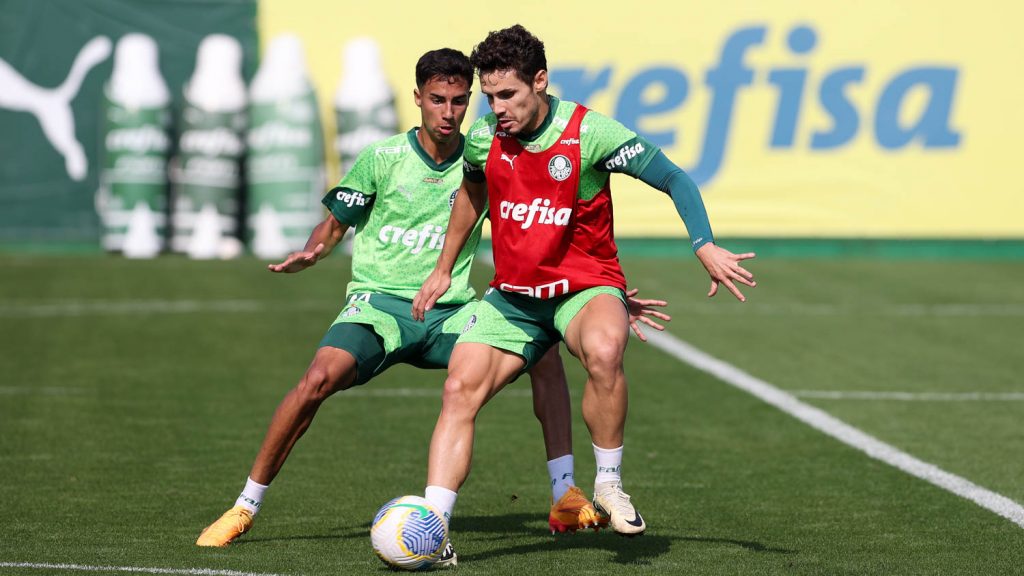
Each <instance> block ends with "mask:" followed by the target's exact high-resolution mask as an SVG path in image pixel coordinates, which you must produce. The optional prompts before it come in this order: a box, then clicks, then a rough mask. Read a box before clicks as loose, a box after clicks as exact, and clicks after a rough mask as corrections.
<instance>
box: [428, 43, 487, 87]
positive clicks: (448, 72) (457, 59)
mask: <svg viewBox="0 0 1024 576" xmlns="http://www.w3.org/2000/svg"><path fill="white" fill-rule="evenodd" d="M438 77H440V78H445V79H447V80H448V81H449V82H453V81H454V80H455V79H462V80H465V81H466V84H468V85H469V86H472V85H473V65H472V64H470V63H469V58H466V55H465V54H463V53H462V52H459V51H458V50H455V49H453V48H441V49H438V50H431V51H430V52H427V53H426V54H424V55H423V56H420V59H419V61H418V62H416V87H418V88H422V87H423V85H424V84H426V83H427V82H429V81H430V79H431V78H438Z"/></svg>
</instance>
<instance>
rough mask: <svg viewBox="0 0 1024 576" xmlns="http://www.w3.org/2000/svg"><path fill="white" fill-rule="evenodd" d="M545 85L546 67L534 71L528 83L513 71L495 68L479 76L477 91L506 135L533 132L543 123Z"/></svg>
mask: <svg viewBox="0 0 1024 576" xmlns="http://www.w3.org/2000/svg"><path fill="white" fill-rule="evenodd" d="M547 87H548V73H547V70H541V71H539V72H537V74H536V76H534V77H533V82H529V83H527V82H523V81H522V80H521V79H520V78H519V76H518V75H516V73H515V71H513V70H496V71H494V72H491V73H489V74H482V75H481V76H480V90H481V91H482V92H483V93H484V95H485V96H487V103H488V104H490V106H491V110H492V111H493V112H494V115H495V116H497V117H498V129H499V130H502V131H504V132H507V133H509V134H523V133H529V132H533V131H534V130H536V129H537V128H539V127H540V125H541V124H543V123H544V115H543V114H541V109H542V107H543V105H544V104H545V103H546V102H547V94H546V90H547ZM545 113H546V111H545Z"/></svg>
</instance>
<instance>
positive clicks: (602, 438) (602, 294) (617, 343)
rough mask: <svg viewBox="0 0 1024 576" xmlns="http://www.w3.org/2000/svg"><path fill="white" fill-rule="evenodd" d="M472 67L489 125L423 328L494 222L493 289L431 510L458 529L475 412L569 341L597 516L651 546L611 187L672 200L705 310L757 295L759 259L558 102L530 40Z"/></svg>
mask: <svg viewBox="0 0 1024 576" xmlns="http://www.w3.org/2000/svg"><path fill="white" fill-rule="evenodd" d="M470 60H471V62H472V63H473V66H474V67H475V68H476V71H477V73H478V75H479V79H480V87H481V90H482V92H483V93H484V95H485V96H486V97H487V101H488V103H489V104H490V107H491V110H492V113H491V114H488V115H487V116H485V117H484V118H481V119H480V120H479V121H477V122H476V123H475V124H474V125H473V126H472V127H471V128H470V130H469V136H468V137H467V141H466V147H465V150H464V153H463V158H464V163H463V181H462V185H461V188H460V191H459V193H458V194H457V196H456V198H455V204H454V207H453V209H452V213H451V219H450V220H449V224H448V230H447V236H446V240H445V245H444V248H443V249H442V251H441V254H440V256H439V257H438V261H437V266H436V268H435V269H434V271H433V272H432V273H431V274H430V276H429V277H428V278H427V280H426V282H425V283H424V284H423V287H422V288H421V289H420V291H419V293H418V294H417V295H416V297H415V298H414V301H413V308H412V312H413V316H414V318H416V319H421V318H422V317H423V314H424V313H425V312H426V311H429V310H431V309H432V308H433V306H434V304H435V302H436V301H437V300H438V299H439V298H440V297H441V296H443V295H444V294H445V292H446V291H447V290H448V288H449V286H450V284H451V271H452V269H453V266H454V264H455V261H456V256H457V255H458V253H459V251H460V249H461V248H462V246H463V244H464V243H465V241H466V239H467V238H468V237H469V234H470V232H471V231H472V229H473V225H474V223H475V222H476V221H477V220H478V218H479V217H480V215H481V214H482V213H483V211H484V210H485V209H489V211H490V219H491V226H492V237H493V246H494V265H495V276H494V280H493V281H492V282H491V289H490V290H488V292H487V294H486V295H485V297H484V299H483V300H482V301H481V302H480V304H479V305H478V307H477V310H476V312H475V314H474V315H473V316H472V317H471V318H470V319H469V321H468V322H467V323H466V325H465V327H464V328H463V330H462V335H461V336H460V337H459V340H458V342H457V344H456V345H455V349H454V351H453V352H452V356H451V361H450V363H449V369H448V378H447V380H446V381H445V390H444V397H443V403H442V409H441V415H440V417H439V418H438V422H437V426H436V427H435V429H434V435H433V437H432V439H431V443H430V457H429V469H428V474H427V489H426V497H427V499H428V500H430V501H431V502H432V503H434V504H435V505H437V506H438V507H440V508H441V509H442V511H443V512H445V514H446V516H450V514H451V510H452V508H453V507H454V503H455V498H456V494H457V491H458V490H459V488H460V487H461V486H462V484H463V482H464V481H465V480H466V477H467V476H468V474H469V468H470V460H471V457H472V451H473V436H474V428H475V419H476V416H477V413H478V412H479V410H480V408H481V407H482V406H483V405H484V404H485V403H486V402H487V400H488V399H490V398H491V397H492V396H493V395H494V394H496V393H497V392H498V391H499V390H501V388H502V387H503V386H504V385H505V384H507V383H508V382H510V381H511V380H513V379H514V378H515V377H517V376H518V375H519V374H521V373H522V372H523V371H524V370H526V369H528V368H529V367H530V366H532V365H533V363H534V362H536V361H537V360H538V359H539V358H540V357H541V356H542V355H543V354H544V352H545V351H546V350H547V349H548V348H549V347H550V346H552V345H553V344H554V343H557V341H558V340H560V339H561V340H564V341H565V343H566V346H567V347H568V349H569V351H570V352H571V353H572V354H573V355H574V356H576V357H577V358H579V360H580V362H581V363H582V364H583V367H584V368H585V369H586V371H587V376H588V378H587V382H586V387H585V389H584V395H583V418H584V420H585V421H586V424H587V427H588V429H589V430H590V435H591V440H592V442H593V445H594V454H595V457H596V460H597V475H596V478H595V482H594V506H595V508H596V509H597V511H598V512H599V513H601V514H604V515H607V516H608V518H609V520H610V525H611V527H612V528H613V529H614V530H615V531H616V532H618V533H620V534H623V535H627V536H632V535H637V534H642V533H643V532H644V530H645V529H646V523H645V522H644V520H643V518H642V517H641V516H640V514H639V512H637V510H636V508H635V507H634V506H633V504H632V503H631V501H630V497H629V495H628V494H626V493H625V492H624V491H623V488H622V480H621V474H620V472H621V462H622V447H623V437H624V428H625V422H626V407H627V398H628V394H627V386H626V376H625V373H624V371H623V367H622V359H623V353H624V351H625V348H626V341H627V339H628V332H629V321H628V316H627V310H626V306H625V297H624V294H623V290H624V289H625V285H626V284H625V278H624V277H623V274H622V269H621V268H620V266H619V260H618V255H617V248H616V246H615V241H614V238H613V233H612V205H611V191H610V187H609V176H610V175H611V173H616V172H618V173H625V174H629V175H630V176H633V177H634V178H639V179H640V180H642V181H643V182H645V183H647V184H649V185H650V186H652V187H654V188H657V189H658V190H661V191H662V192H665V193H667V194H669V195H670V196H671V197H672V200H673V202H674V203H675V206H676V209H677V210H678V212H679V214H680V216H681V217H682V219H683V221H684V223H685V224H686V228H687V231H688V232H689V235H690V241H691V245H692V249H693V250H694V252H695V254H696V255H697V258H698V259H699V260H700V262H701V264H703V265H704V267H705V269H706V270H707V272H708V274H709V275H710V277H711V289H710V291H709V293H708V295H709V296H713V295H715V293H716V292H717V291H718V288H719V285H724V286H725V287H726V288H727V289H728V290H729V291H730V292H732V294H733V295H734V296H735V297H736V298H738V299H739V300H741V301H742V300H744V299H745V298H744V296H743V294H742V293H741V292H740V290H739V289H738V288H737V284H743V285H746V286H754V285H755V284H754V280H753V275H752V274H751V273H750V272H749V271H747V270H746V269H744V268H743V266H742V265H741V264H742V262H743V260H746V259H748V258H753V257H754V254H752V253H746V254H733V253H731V252H729V251H728V250H725V249H723V248H721V247H719V246H717V245H716V244H715V243H714V238H713V236H712V234H711V225H710V223H709V222H708V217H707V213H706V211H705V209H704V204H703V202H702V200H701V197H700V192H699V191H698V190H697V187H696V185H695V184H694V183H693V181H692V180H691V179H690V178H689V176H687V175H686V173H685V172H683V171H682V170H681V169H680V168H679V167H678V166H676V165H675V164H674V163H673V162H671V161H670V160H669V159H668V158H666V157H665V155H664V154H663V153H662V152H661V151H660V150H659V149H658V148H657V147H656V146H654V145H653V144H651V143H650V142H649V141H647V140H646V139H644V138H643V137H641V136H638V135H637V134H636V133H634V132H633V131H631V130H629V129H628V128H626V127H625V126H623V125H622V124H620V123H619V122H617V121H615V120H613V119H610V118H607V117H605V116H602V115H601V114H598V113H596V112H593V111H591V110H588V109H587V108H585V107H584V106H582V105H580V104H576V103H574V102H568V101H562V100H559V99H558V98H555V97H553V96H549V95H548V93H547V87H548V72H547V60H546V56H545V53H544V44H543V43H542V42H541V41H540V40H539V39H538V38H537V37H535V36H534V35H532V34H531V33H530V32H529V31H527V30H526V29H525V28H523V27H522V26H519V25H516V26H513V27H511V28H506V29H504V30H500V31H497V32H491V33H490V34H489V35H488V36H487V38H486V39H485V40H484V41H483V42H481V43H480V44H479V45H477V46H476V48H475V49H474V50H473V53H472V55H471V56H470Z"/></svg>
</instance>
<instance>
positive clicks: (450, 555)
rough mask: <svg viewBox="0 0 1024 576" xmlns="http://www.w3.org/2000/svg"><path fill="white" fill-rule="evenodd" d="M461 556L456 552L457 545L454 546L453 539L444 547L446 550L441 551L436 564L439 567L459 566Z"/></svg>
mask: <svg viewBox="0 0 1024 576" xmlns="http://www.w3.org/2000/svg"><path fill="white" fill-rule="evenodd" d="M458 564H459V556H458V554H456V553H455V547H454V546H452V541H451V540H449V541H448V544H447V545H446V546H445V547H444V552H441V558H440V559H439V560H438V561H437V562H435V563H434V566H436V567H438V568H450V567H453V566H458Z"/></svg>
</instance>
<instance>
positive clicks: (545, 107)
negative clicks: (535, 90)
mask: <svg viewBox="0 0 1024 576" xmlns="http://www.w3.org/2000/svg"><path fill="white" fill-rule="evenodd" d="M550 111H551V98H550V97H549V96H548V95H547V93H546V92H545V93H544V94H541V95H540V106H539V107H538V108H537V114H536V115H535V116H534V117H533V120H532V121H531V122H530V125H529V126H524V127H523V130H522V131H520V133H519V136H520V137H521V138H527V139H530V138H533V137H536V136H537V131H538V130H540V128H541V126H544V121H545V120H547V119H548V113H549V112H550Z"/></svg>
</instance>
